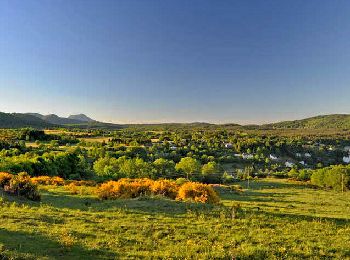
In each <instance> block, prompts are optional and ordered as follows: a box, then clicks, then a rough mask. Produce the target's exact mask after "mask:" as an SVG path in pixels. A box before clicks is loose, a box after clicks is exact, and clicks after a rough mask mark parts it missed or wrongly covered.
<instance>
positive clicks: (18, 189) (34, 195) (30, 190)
mask: <svg viewBox="0 0 350 260" xmlns="http://www.w3.org/2000/svg"><path fill="white" fill-rule="evenodd" d="M4 190H5V191H6V192H7V193H9V194H13V195H16V196H23V197H25V198H27V199H30V200H34V201H40V199H41V197H40V194H39V192H38V189H37V185H36V184H34V183H33V182H32V180H31V178H30V176H29V175H28V174H27V173H26V172H22V173H19V174H18V175H14V176H13V177H12V178H11V180H10V181H9V183H8V184H7V185H5V186H4Z"/></svg>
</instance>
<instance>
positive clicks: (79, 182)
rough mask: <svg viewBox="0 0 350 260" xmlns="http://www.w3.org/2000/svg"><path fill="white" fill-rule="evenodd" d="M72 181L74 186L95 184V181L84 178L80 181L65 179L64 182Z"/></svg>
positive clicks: (69, 182)
mask: <svg viewBox="0 0 350 260" xmlns="http://www.w3.org/2000/svg"><path fill="white" fill-rule="evenodd" d="M72 183H74V185H76V186H90V187H93V186H96V184H97V183H96V181H85V180H82V181H75V180H72V181H66V184H68V185H69V184H72Z"/></svg>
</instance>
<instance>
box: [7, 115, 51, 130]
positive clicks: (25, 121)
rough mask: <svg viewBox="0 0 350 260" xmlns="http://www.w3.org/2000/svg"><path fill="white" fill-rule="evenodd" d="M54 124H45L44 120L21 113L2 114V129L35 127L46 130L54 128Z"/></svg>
mask: <svg viewBox="0 0 350 260" xmlns="http://www.w3.org/2000/svg"><path fill="white" fill-rule="evenodd" d="M53 126H54V125H53V124H50V123H48V122H45V121H44V120H42V119H40V118H38V117H35V116H32V115H28V114H19V113H13V114H9V113H3V112H0V128H20V127H34V128H46V127H53Z"/></svg>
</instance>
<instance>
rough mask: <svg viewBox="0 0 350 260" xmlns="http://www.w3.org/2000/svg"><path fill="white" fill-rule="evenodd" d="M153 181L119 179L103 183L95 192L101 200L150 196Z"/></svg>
mask: <svg viewBox="0 0 350 260" xmlns="http://www.w3.org/2000/svg"><path fill="white" fill-rule="evenodd" d="M152 184H153V181H152V180H150V179H120V180H119V181H109V182H106V183H103V184H102V185H101V186H100V187H99V188H98V190H97V195H98V197H99V198H101V199H118V198H121V199H129V198H136V197H139V196H141V195H150V194H151V186H152Z"/></svg>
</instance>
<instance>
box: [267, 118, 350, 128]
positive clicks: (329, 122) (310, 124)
mask: <svg viewBox="0 0 350 260" xmlns="http://www.w3.org/2000/svg"><path fill="white" fill-rule="evenodd" d="M262 127H267V128H277V129H280V128H306V129H322V128H328V129H329V128H338V129H350V115H349V114H334V115H322V116H315V117H310V118H306V119H301V120H294V121H284V122H278V123H274V124H267V125H263V126H262Z"/></svg>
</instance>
